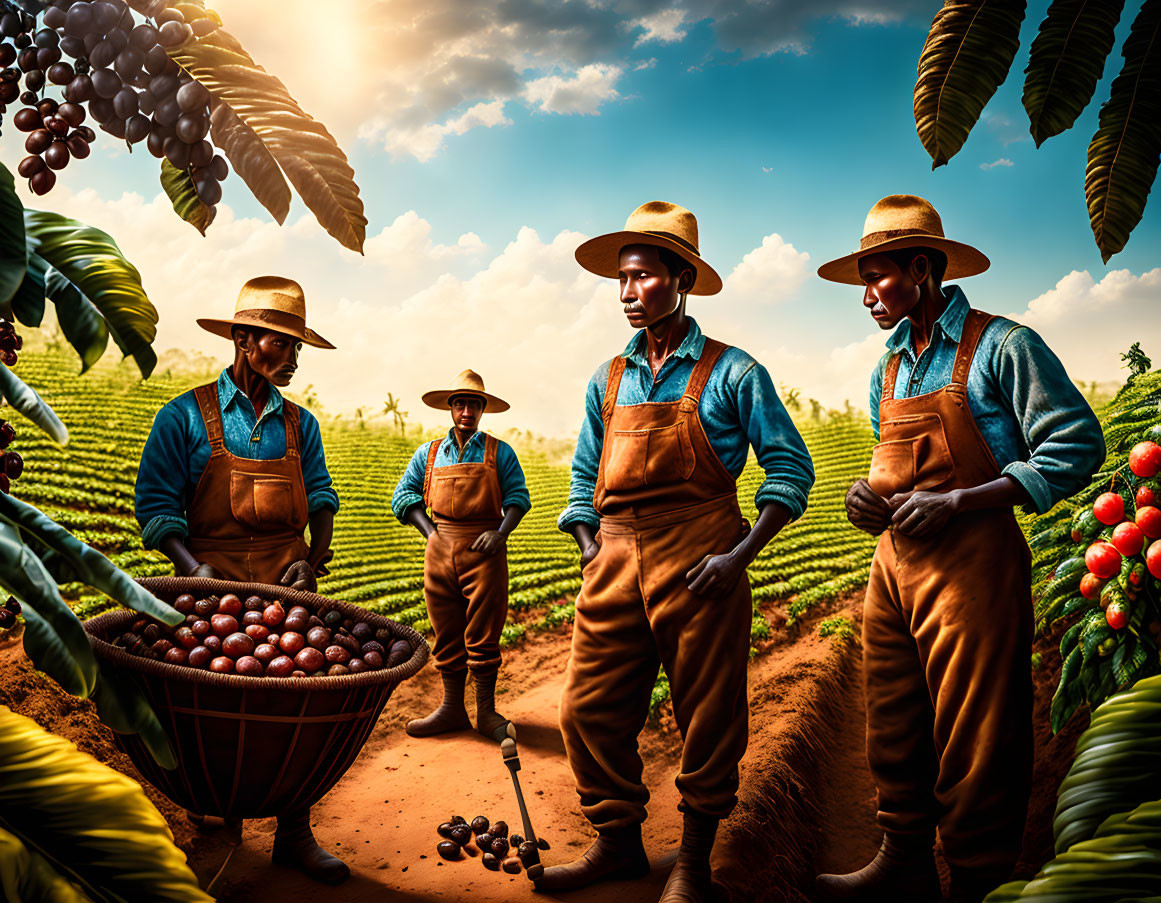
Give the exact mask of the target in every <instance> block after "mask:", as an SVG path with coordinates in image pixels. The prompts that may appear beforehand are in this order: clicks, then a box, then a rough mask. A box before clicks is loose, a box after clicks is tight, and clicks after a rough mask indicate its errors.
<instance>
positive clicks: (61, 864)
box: [0, 707, 212, 903]
mask: <svg viewBox="0 0 1161 903" xmlns="http://www.w3.org/2000/svg"><path fill="white" fill-rule="evenodd" d="M0 829H3V830H4V831H7V832H8V833H10V834H12V835H14V836H15V837H17V838H19V840H20V841H21V842H22V843H23V844H24V845H25V846H26V847H27V848H28V849H29V850H32V851H35V852H36V853H37V854H38V855H40V856H41V857H43V858H44V859H45V860H47V861H48V862H50V863H51V864H52V866H53V868H54V869H55V870H56V871H57V872H58V873H60V874H62V875H65V876H66V877H68V878H69V879H70V880H71V881H73V882H75V883H76V884H77V885H78V886H79V887H80V888H81V889H82V890H83V891H84V892H85V894H86V895H87V896H88V897H89V898H90V899H92V900H94V901H99V903H105V901H108V903H114V901H116V903H126V901H134V900H149V901H153V903H170V901H172V903H211V901H212V898H211V897H210V896H209V895H207V894H206V893H204V892H203V891H201V890H200V889H199V888H198V885H197V880H196V879H195V877H194V874H193V872H191V871H190V869H189V866H188V865H187V864H186V861H185V855H184V854H183V853H182V852H181V850H179V849H178V848H177V847H176V846H174V844H173V835H172V834H171V833H170V831H169V828H168V826H167V825H166V823H165V819H164V818H162V817H161V814H160V813H159V812H158V811H157V810H156V809H155V808H154V807H153V805H152V804H151V803H150V802H149V800H147V799H146V798H145V794H144V793H143V792H142V790H141V787H140V786H139V785H138V784H137V783H135V782H134V781H132V780H130V779H129V778H127V777H125V775H123V774H121V773H120V772H117V771H114V770H113V769H111V768H109V767H108V766H106V765H102V764H101V763H100V762H98V761H97V760H96V759H94V758H92V757H91V756H87V755H85V754H84V753H82V752H79V751H78V750H77V748H76V747H75V746H73V745H72V744H71V743H69V742H68V741H67V740H65V739H63V738H61V737H56V736H54V735H52V734H50V733H48V732H46V731H44V730H43V729H41V728H40V727H39V726H38V725H37V724H35V722H33V721H31V720H30V719H28V718H24V717H22V716H20V715H16V714H14V713H12V712H10V711H9V710H8V709H6V708H3V707H0Z"/></svg>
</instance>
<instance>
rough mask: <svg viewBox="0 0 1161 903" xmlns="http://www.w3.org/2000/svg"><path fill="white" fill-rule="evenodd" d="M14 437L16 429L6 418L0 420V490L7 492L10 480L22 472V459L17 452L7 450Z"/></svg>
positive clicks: (10, 486)
mask: <svg viewBox="0 0 1161 903" xmlns="http://www.w3.org/2000/svg"><path fill="white" fill-rule="evenodd" d="M15 438H16V430H14V429H13V428H12V424H11V423H9V422H8V421H7V420H0V492H3V493H5V494H7V492H8V490H9V489H11V488H12V481H13V480H15V479H16V478H17V477H19V476H20V475H21V474H22V473H24V459H23V458H21V457H20V455H19V454H18V453H17V452H14V451H8V446H9V445H11V444H12V440H13V439H15Z"/></svg>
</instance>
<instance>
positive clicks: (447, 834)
mask: <svg viewBox="0 0 1161 903" xmlns="http://www.w3.org/2000/svg"><path fill="white" fill-rule="evenodd" d="M454 827H455V825H453V824H452V823H451V822H450V821H445V822H444V823H443V824H442V825H440V826H439V827H438V828H436V829H435V831H436V833H437V834H439V836H440V837H444V838H446V839H448V840H451V832H452V828H454Z"/></svg>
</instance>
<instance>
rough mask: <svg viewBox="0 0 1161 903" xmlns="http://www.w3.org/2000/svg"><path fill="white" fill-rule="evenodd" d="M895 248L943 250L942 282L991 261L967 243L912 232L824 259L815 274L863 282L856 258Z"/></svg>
mask: <svg viewBox="0 0 1161 903" xmlns="http://www.w3.org/2000/svg"><path fill="white" fill-rule="evenodd" d="M898 248H934V249H935V250H937V251H943V253H944V254H946V255H947V272H946V273H944V275H943V281H944V282H947V281H950V280H952V279H965V278H967V277H968V276H975V275H978V274H979V273H982V272H983V271H984V270H986V269H987V268H988V267H989V266H991V261H990V260H988V258H987V257H986V256H985V255H984V254H982V253H981V252H980V251H977V250H976V249H975V248H973V247H972V246H971V245H965V244H964V243H963V242H958V241H952V240H951V239H949V238H940V237H938V236H935V235H928V234H927V233H915V234H912V235H901V236H898V237H896V238H892V239H889V240H887V241H882V242H878V243H877V244H873V245H869V246H868V247H866V248H862V249H860V250H858V251H855V252H854V253H853V254H847V255H846V256H845V257H839V258H838V259H837V260H831V261H828V262H827V263H824V264H823V265H822V266H820V267H819V268H818V275H819V276H821V277H822V278H823V279H828V280H830V281H831V282H842V283H845V284H846V285H863V284H864V283H863V280H862V278H861V277H860V276H859V258H860V257H866V256H867V255H868V254H881V253H882V252H884V251H894V250H896V249H898Z"/></svg>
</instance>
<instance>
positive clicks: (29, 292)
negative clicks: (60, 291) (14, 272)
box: [11, 243, 46, 326]
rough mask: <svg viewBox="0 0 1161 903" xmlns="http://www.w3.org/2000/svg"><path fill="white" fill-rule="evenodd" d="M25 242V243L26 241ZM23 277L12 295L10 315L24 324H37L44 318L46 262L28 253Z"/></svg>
mask: <svg viewBox="0 0 1161 903" xmlns="http://www.w3.org/2000/svg"><path fill="white" fill-rule="evenodd" d="M26 244H27V243H26ZM27 260H28V263H27V266H26V268H25V271H24V279H23V281H22V282H21V283H20V286H19V287H18V288H17V289H16V294H14V295H13V296H12V300H11V307H12V315H13V316H14V317H15V318H16V319H17V320H19V321H20V322H21V323H23V324H24V325H25V326H39V325H40V322H41V320H43V319H44V271H45V267H46V264H45V262H44V261H43V260H41V259H40V258H39V257H37V256H36V255H35V254H29V255H28V258H27Z"/></svg>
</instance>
